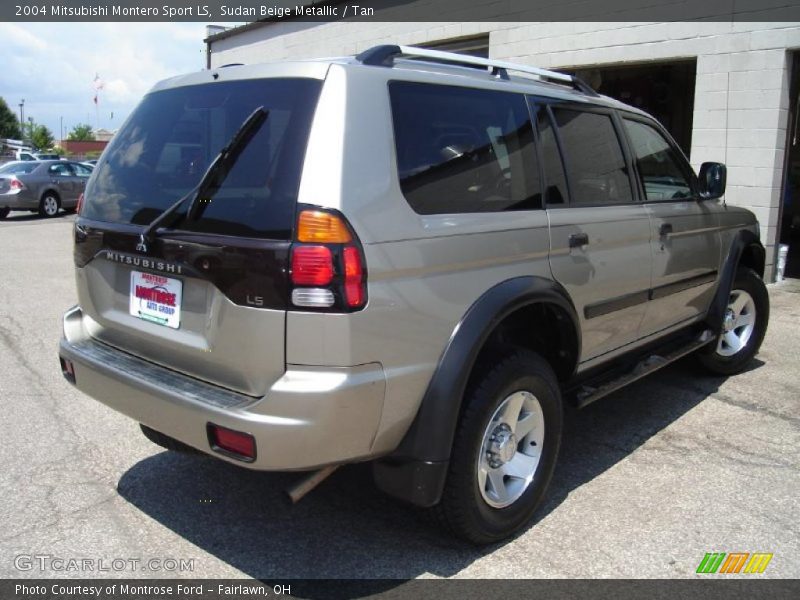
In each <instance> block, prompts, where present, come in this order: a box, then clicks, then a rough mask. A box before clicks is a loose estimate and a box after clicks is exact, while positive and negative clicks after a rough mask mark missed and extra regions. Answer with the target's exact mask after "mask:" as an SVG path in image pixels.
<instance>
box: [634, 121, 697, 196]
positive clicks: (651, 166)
mask: <svg viewBox="0 0 800 600" xmlns="http://www.w3.org/2000/svg"><path fill="white" fill-rule="evenodd" d="M624 123H625V129H626V130H627V132H628V138H630V141H631V147H632V149H633V154H634V156H635V157H636V168H637V169H638V171H639V177H640V178H641V179H642V186H643V187H644V193H645V196H646V197H647V199H648V200H667V199H673V198H689V197H691V196H692V188H691V185H690V184H689V180H688V179H687V178H686V172H685V170H684V169H682V168H681V166H680V165H681V158H680V156H678V153H677V152H676V151H675V150H674V149H673V148H672V146H671V145H670V144H669V142H668V141H667V140H666V138H665V137H664V136H663V135H661V133H660V132H659V131H658V130H656V129H655V128H654V127H651V126H650V125H646V124H644V123H640V122H639V121H630V120H628V119H624Z"/></svg>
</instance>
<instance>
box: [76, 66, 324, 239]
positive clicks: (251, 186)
mask: <svg viewBox="0 0 800 600" xmlns="http://www.w3.org/2000/svg"><path fill="white" fill-rule="evenodd" d="M320 87H321V82H320V81H317V80H311V79H260V80H246V81H230V82H223V83H213V84H207V85H196V86H186V87H178V88H173V89H168V90H164V91H159V92H154V93H151V94H149V95H147V96H145V98H144V100H142V102H141V104H140V105H139V106H138V107H137V108H136V110H135V111H134V113H133V114H132V115H131V117H130V119H129V120H128V121H127V123H126V124H125V126H124V127H123V129H122V130H121V131H120V132H119V133H118V134H117V135H115V136H114V138H113V140H112V141H111V144H110V145H109V147H108V148H107V149H106V151H105V152H104V153H103V157H102V159H101V160H100V162H99V163H98V165H97V167H96V168H95V175H94V177H92V178H91V179H90V182H89V188H88V189H87V192H86V204H85V205H84V208H83V211H82V215H83V216H85V217H87V218H89V219H97V220H100V221H114V222H121V223H134V224H138V225H145V224H147V223H150V222H151V221H152V220H153V219H155V218H156V217H157V216H158V215H159V214H160V213H161V212H162V211H163V210H164V209H166V208H167V207H168V206H169V205H170V204H172V203H174V202H175V201H176V200H177V199H178V198H180V197H181V196H183V195H184V194H186V193H187V192H188V191H189V190H190V189H192V188H193V187H194V186H195V185H196V184H197V183H198V181H199V180H200V177H201V176H202V174H203V173H204V172H205V170H206V168H207V167H208V165H209V164H210V162H211V160H212V159H213V158H214V156H215V155H216V154H217V153H218V152H219V151H220V150H221V149H222V148H223V146H225V145H226V144H227V143H228V142H229V141H230V139H231V137H232V136H233V134H234V133H235V132H236V130H237V129H239V127H240V126H241V124H242V123H243V122H244V120H245V119H246V118H247V117H248V116H249V115H250V114H251V113H252V112H253V110H255V109H256V108H257V107H259V106H263V107H264V109H265V110H267V111H269V114H268V117H267V120H266V121H265V122H264V124H263V125H262V126H261V129H260V130H259V131H258V133H257V134H256V136H255V137H254V138H253V139H252V140H251V141H250V144H249V145H248V146H247V148H246V149H245V150H244V152H242V154H241V155H240V156H239V160H238V161H237V162H236V164H235V165H234V167H233V169H232V170H231V172H230V173H229V174H228V178H227V179H226V180H225V183H224V184H223V185H222V187H221V188H220V190H219V191H218V192H217V193H216V195H215V196H214V197H213V199H212V201H211V202H210V203H209V204H208V205H207V206H206V207H205V210H204V212H203V213H202V217H201V218H199V219H198V220H196V221H180V222H179V224H178V225H177V227H179V228H180V229H183V230H191V231H203V232H209V233H220V234H226V235H242V236H248V237H263V238H273V239H287V238H289V237H290V235H291V229H292V222H293V220H294V210H295V204H296V199H297V190H298V186H299V182H300V172H301V168H302V162H303V155H304V154H305V148H306V142H307V140H308V132H309V129H310V126H311V118H312V113H313V110H314V107H315V105H316V101H317V97H318V95H319V90H320ZM184 211H185V209H184Z"/></svg>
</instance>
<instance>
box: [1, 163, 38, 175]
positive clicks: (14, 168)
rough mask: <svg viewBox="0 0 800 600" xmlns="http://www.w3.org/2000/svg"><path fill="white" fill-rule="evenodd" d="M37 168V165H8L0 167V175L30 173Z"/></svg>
mask: <svg viewBox="0 0 800 600" xmlns="http://www.w3.org/2000/svg"><path fill="white" fill-rule="evenodd" d="M38 166H39V163H35V162H34V163H32V162H21V163H8V164H7V165H3V166H2V167H0V173H3V174H6V175H14V174H24V173H32V172H33V170H34V169H35V168H36V167H38Z"/></svg>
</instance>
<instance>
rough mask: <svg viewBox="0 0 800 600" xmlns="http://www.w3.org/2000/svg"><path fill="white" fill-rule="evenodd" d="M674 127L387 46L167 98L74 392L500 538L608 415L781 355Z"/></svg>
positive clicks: (108, 221)
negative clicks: (638, 384) (362, 479)
mask: <svg viewBox="0 0 800 600" xmlns="http://www.w3.org/2000/svg"><path fill="white" fill-rule="evenodd" d="M724 189H725V167H724V166H723V165H720V164H717V163H706V164H704V165H703V168H702V169H701V171H700V174H699V177H698V176H696V175H695V173H694V172H693V171H692V169H691V167H690V166H689V164H688V163H687V161H686V158H685V157H684V155H683V154H682V152H681V150H680V149H679V148H678V147H677V146H676V144H675V142H674V141H673V140H672V138H671V137H670V136H669V135H668V134H667V133H666V131H665V130H664V129H663V127H661V125H659V124H658V123H657V122H656V121H655V120H654V119H653V118H652V117H650V116H648V115H647V114H644V113H643V112H641V111H639V110H636V109H634V108H631V107H629V106H626V105H624V104H621V103H619V102H617V101H615V100H612V99H610V98H606V97H602V96H599V95H597V94H596V93H595V92H594V91H592V90H591V89H590V88H588V87H587V86H586V85H585V84H584V83H582V82H581V81H580V80H579V79H577V78H575V77H573V76H570V75H565V74H562V73H557V72H553V71H546V70H542V69H537V68H534V67H528V66H523V65H515V64H510V63H502V62H497V61H492V60H486V59H479V58H472V57H466V56H461V55H455V54H449V53H444V52H437V51H432V50H422V49H418V48H411V47H398V46H379V47H375V48H372V49H370V50H368V51H366V52H364V53H362V54H360V55H358V56H356V57H349V58H341V59H326V60H319V61H304V62H295V63H277V64H258V65H248V66H232V67H228V68H220V69H213V70H210V71H204V72H200V73H193V74H190V75H185V76H182V77H176V78H174V79H170V80H167V81H164V82H162V83H160V84H158V85H157V86H156V87H155V88H154V89H153V90H152V91H151V92H150V93H149V94H147V96H145V98H144V99H143V100H142V102H141V104H140V105H139V107H138V108H137V109H136V110H135V112H134V113H133V114H132V116H131V117H130V119H129V120H128V122H127V123H126V124H125V126H124V127H123V128H122V129H121V130H120V131H119V133H118V134H117V135H115V136H114V139H113V140H112V142H111V143H110V144H109V147H108V148H107V150H106V152H104V154H103V157H102V159H101V160H100V162H99V163H98V165H97V168H96V170H95V172H94V174H93V175H92V178H91V180H90V182H89V184H88V187H87V189H86V195H85V199H84V201H83V203H82V207H81V209H80V214H79V216H78V218H77V220H76V222H75V230H74V235H75V267H76V269H75V272H76V279H77V289H78V304H77V306H75V307H74V308H72V309H70V310H69V311H68V312H67V313H66V315H65V317H64V337H63V339H62V341H61V346H60V351H59V352H60V358H61V367H62V370H63V372H64V375H65V376H66V377H67V379H69V380H70V381H71V382H72V383H74V384H75V385H76V386H77V387H78V388H79V389H80V390H82V391H84V392H86V393H87V394H89V395H91V396H93V397H94V398H96V399H98V400H99V401H101V402H103V403H105V404H107V405H108V406H110V407H112V408H114V409H116V410H119V411H121V412H122V413H124V414H126V415H128V416H130V417H131V418H133V419H135V420H137V421H138V422H140V423H141V424H142V428H143V430H144V432H145V433H146V435H147V436H148V437H149V438H150V439H152V440H154V441H155V442H156V443H159V444H161V445H163V446H165V447H167V448H172V449H180V450H189V449H191V450H193V451H200V452H203V453H206V454H208V455H212V456H216V457H217V458H219V459H221V460H225V461H229V462H232V463H236V464H239V465H242V466H244V467H247V468H251V469H260V470H287V471H288V470H297V471H309V470H320V469H321V471H319V472H317V473H316V474H315V475H314V476H313V479H311V480H309V481H308V482H307V483H308V486H306V488H307V487H310V486H311V485H312V484H313V483H316V482H318V481H319V480H320V479H322V476H323V475H325V474H327V473H329V472H330V471H331V466H332V465H333V466H335V465H339V464H344V463H352V462H360V461H371V463H372V464H373V465H374V475H375V481H376V483H377V485H378V486H379V487H380V488H381V489H382V490H384V491H386V492H387V493H389V494H391V495H393V496H396V497H398V498H401V499H404V500H406V501H408V502H411V503H413V504H416V505H418V506H421V507H426V508H430V509H432V510H433V512H434V513H435V514H437V515H438V516H439V517H441V520H442V522H443V523H444V524H445V525H446V526H447V527H448V528H450V529H451V530H452V531H453V532H455V533H456V534H457V535H459V536H461V537H463V538H466V539H468V540H471V541H473V542H476V543H486V542H492V541H496V540H499V539H502V538H504V537H507V536H509V535H511V534H513V533H514V532H516V531H518V530H519V529H520V528H522V527H524V526H525V525H526V523H528V522H529V520H530V518H531V516H532V514H533V512H534V510H535V509H536V507H537V505H538V504H539V503H540V501H541V499H542V497H543V495H544V493H545V490H546V488H547V485H548V482H549V480H550V477H551V475H552V473H553V468H554V466H555V463H556V458H557V455H558V450H559V444H560V440H561V430H562V403H563V402H573V403H576V404H577V405H578V406H584V405H586V404H587V403H589V402H592V401H594V400H596V399H598V398H600V397H602V396H604V395H606V394H608V393H610V392H612V391H614V390H616V389H618V388H619V387H621V386H623V385H625V384H627V383H629V382H631V381H633V380H635V379H638V378H640V377H642V376H644V375H646V374H648V373H650V372H652V371H655V370H656V369H658V368H660V367H662V366H664V365H666V364H668V363H670V362H672V361H674V360H676V359H678V358H680V357H682V356H684V355H687V354H689V353H694V354H695V356H696V359H697V360H698V361H700V362H702V363H703V364H704V365H706V366H707V367H708V368H710V369H711V370H713V371H714V372H716V373H723V374H733V373H736V372H737V371H739V370H741V369H742V368H743V367H744V366H745V365H746V364H747V362H748V361H749V360H750V359H751V358H752V357H753V355H754V354H755V353H756V352H757V351H758V348H759V345H760V344H761V341H762V339H763V337H764V332H765V330H766V327H767V320H768V313H769V304H768V298H767V293H766V290H765V287H764V284H763V282H762V280H761V277H762V276H763V273H764V249H763V247H762V245H761V244H760V242H759V226H758V223H757V222H756V220H755V218H754V217H753V215H752V214H751V213H750V212H748V211H746V210H742V209H739V208H735V207H731V206H726V205H725V203H724V202H722V201H721V200H720V198H721V196H722V194H723V192H724Z"/></svg>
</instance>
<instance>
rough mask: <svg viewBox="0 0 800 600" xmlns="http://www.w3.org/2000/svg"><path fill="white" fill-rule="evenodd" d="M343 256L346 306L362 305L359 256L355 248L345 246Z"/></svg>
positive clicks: (361, 278) (362, 271)
mask: <svg viewBox="0 0 800 600" xmlns="http://www.w3.org/2000/svg"><path fill="white" fill-rule="evenodd" d="M342 254H343V255H344V297H345V300H346V301H347V306H350V307H356V306H362V305H363V304H364V286H363V285H362V283H363V279H364V270H363V269H362V268H361V254H360V253H359V252H358V248H356V247H355V246H347V247H346V248H345V249H344V252H343V253H342Z"/></svg>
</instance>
